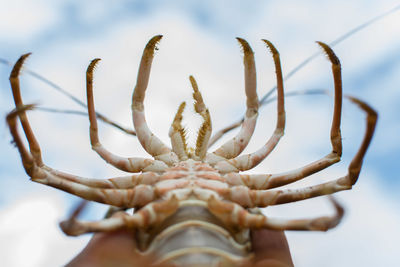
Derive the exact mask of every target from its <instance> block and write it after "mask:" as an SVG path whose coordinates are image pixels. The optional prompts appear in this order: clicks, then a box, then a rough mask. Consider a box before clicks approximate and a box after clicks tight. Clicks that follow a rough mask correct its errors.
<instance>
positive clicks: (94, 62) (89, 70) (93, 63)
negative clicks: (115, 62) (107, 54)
mask: <svg viewBox="0 0 400 267" xmlns="http://www.w3.org/2000/svg"><path fill="white" fill-rule="evenodd" d="M100 60H101V59H100V58H95V59H93V60H92V61H90V64H89V66H88V68H87V71H86V72H87V73H88V74H92V73H93V71H94V70H95V69H96V67H97V63H98V62H99V61H100Z"/></svg>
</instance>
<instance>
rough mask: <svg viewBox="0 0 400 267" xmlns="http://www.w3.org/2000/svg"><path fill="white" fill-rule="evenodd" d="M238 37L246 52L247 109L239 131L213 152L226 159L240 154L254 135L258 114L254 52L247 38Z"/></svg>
mask: <svg viewBox="0 0 400 267" xmlns="http://www.w3.org/2000/svg"><path fill="white" fill-rule="evenodd" d="M236 39H237V40H238V41H239V44H240V45H241V47H242V49H243V53H244V57H243V63H244V79H245V92H246V97H247V101H246V106H247V110H246V115H245V117H244V120H243V123H242V128H241V129H240V131H239V133H238V134H237V135H236V136H235V137H234V138H232V139H231V140H229V141H228V142H226V143H225V144H223V145H222V146H221V147H220V148H218V149H217V150H215V151H214V152H213V154H215V155H217V156H220V157H223V158H225V159H231V158H234V157H236V156H238V155H239V154H240V153H241V152H242V151H243V150H244V149H245V148H246V146H247V144H248V143H249V141H250V138H251V136H252V135H253V132H254V128H255V126H256V121H257V116H258V96H257V77H256V67H255V62H254V52H253V50H252V49H251V47H250V45H249V44H248V43H247V42H246V40H244V39H242V38H236Z"/></svg>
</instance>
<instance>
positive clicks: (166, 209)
mask: <svg viewBox="0 0 400 267" xmlns="http://www.w3.org/2000/svg"><path fill="white" fill-rule="evenodd" d="M78 208H80V207H78ZM177 209H178V199H177V198H176V197H175V195H172V196H171V198H169V199H166V200H162V201H159V202H152V203H150V204H148V205H146V206H144V207H143V208H141V209H140V210H138V211H137V212H136V213H134V214H133V215H130V214H127V213H125V212H116V213H115V214H114V215H113V216H112V217H110V218H107V219H103V220H100V221H96V222H85V221H79V220H77V219H76V217H77V215H78V214H77V213H78V212H74V213H73V215H72V216H71V217H70V218H69V219H67V220H65V221H63V222H61V223H60V227H61V229H62V230H63V231H64V233H66V234H67V235H71V236H78V235H81V234H84V233H91V232H111V231H116V230H119V229H132V230H133V229H137V228H142V229H143V228H144V229H146V228H148V227H151V226H155V225H158V224H159V223H161V222H163V221H164V220H165V219H166V218H167V217H169V216H170V215H172V214H173V213H174V212H175V211H176V210H177Z"/></svg>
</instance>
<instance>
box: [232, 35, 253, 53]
mask: <svg viewBox="0 0 400 267" xmlns="http://www.w3.org/2000/svg"><path fill="white" fill-rule="evenodd" d="M236 40H237V41H238V42H239V44H240V46H241V47H242V49H243V53H244V54H245V55H247V54H254V53H253V50H252V49H251V47H250V45H249V43H248V42H247V41H246V40H245V39H243V38H240V37H236Z"/></svg>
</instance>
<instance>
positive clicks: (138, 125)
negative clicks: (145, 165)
mask: <svg viewBox="0 0 400 267" xmlns="http://www.w3.org/2000/svg"><path fill="white" fill-rule="evenodd" d="M161 38H162V36H161V35H157V36H154V37H153V38H151V39H150V41H149V42H148V43H147V45H146V47H145V49H144V51H143V55H142V60H141V62H140V66H139V72H138V77H137V81H136V86H135V90H134V91H133V96H132V116H133V125H134V127H135V131H136V135H137V137H138V138H139V141H140V144H141V145H142V147H143V148H144V149H145V150H146V151H147V152H148V153H149V154H150V155H152V156H153V157H155V158H156V159H159V160H161V161H164V162H165V163H166V164H168V165H172V164H173V163H175V162H177V161H178V157H177V156H176V155H175V153H173V152H172V151H171V149H170V148H168V147H167V146H166V145H165V144H164V143H163V142H162V141H161V140H160V139H159V138H158V137H156V136H155V135H154V134H153V133H152V132H151V131H150V129H149V127H148V126H147V123H146V119H145V116H144V105H143V101H144V96H145V93H146V89H147V85H148V83H149V77H150V69H151V63H152V61H153V57H154V50H155V49H156V45H157V43H158V42H159V41H160V40H161Z"/></svg>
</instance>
